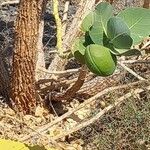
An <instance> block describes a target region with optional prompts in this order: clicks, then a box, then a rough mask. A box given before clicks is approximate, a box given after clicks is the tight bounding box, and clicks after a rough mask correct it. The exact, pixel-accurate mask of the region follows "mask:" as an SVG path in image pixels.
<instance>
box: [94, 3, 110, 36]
mask: <svg viewBox="0 0 150 150" xmlns="http://www.w3.org/2000/svg"><path fill="white" fill-rule="evenodd" d="M95 13H96V16H95V19H96V20H95V21H94V22H95V23H99V25H100V26H101V27H102V28H103V30H104V33H105V34H106V35H107V22H108V20H109V19H110V18H111V17H112V16H113V7H112V6H111V5H110V4H109V3H107V2H102V3H100V4H99V5H97V6H96V8H95Z"/></svg>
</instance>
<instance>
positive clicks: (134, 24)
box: [118, 8, 150, 44]
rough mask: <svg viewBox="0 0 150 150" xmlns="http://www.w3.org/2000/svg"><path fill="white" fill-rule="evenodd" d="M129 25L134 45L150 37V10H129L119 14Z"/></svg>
mask: <svg viewBox="0 0 150 150" xmlns="http://www.w3.org/2000/svg"><path fill="white" fill-rule="evenodd" d="M118 17H121V18H122V19H123V20H124V21H125V22H126V23H127V25H128V27H129V29H130V31H131V37H132V39H133V43H134V44H138V43H139V42H141V41H142V40H143V39H144V38H145V37H146V36H149V35H150V9H145V8H127V9H125V10H124V11H121V12H120V13H119V14H118Z"/></svg>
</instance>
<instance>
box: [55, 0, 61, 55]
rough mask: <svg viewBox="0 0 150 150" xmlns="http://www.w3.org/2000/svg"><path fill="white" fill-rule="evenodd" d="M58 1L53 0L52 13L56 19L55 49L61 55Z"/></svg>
mask: <svg viewBox="0 0 150 150" xmlns="http://www.w3.org/2000/svg"><path fill="white" fill-rule="evenodd" d="M58 5H59V2H58V0H53V14H54V17H55V21H56V28H57V35H56V36H57V49H58V52H59V55H60V56H63V49H62V48H63V47H62V23H61V19H60V17H59V9H58Z"/></svg>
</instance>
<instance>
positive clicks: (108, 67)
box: [85, 44, 117, 76]
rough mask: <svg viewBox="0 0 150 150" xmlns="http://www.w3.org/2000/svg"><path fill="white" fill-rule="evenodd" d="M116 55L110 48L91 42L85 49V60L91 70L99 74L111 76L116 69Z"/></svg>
mask: <svg viewBox="0 0 150 150" xmlns="http://www.w3.org/2000/svg"><path fill="white" fill-rule="evenodd" d="M116 61H117V60H116V56H115V55H113V54H111V53H110V51H109V49H108V48H106V47H104V46H101V45H97V44H91V45H89V46H88V47H87V49H86V51H85V62H86V65H87V67H88V68H89V69H90V71H91V72H93V73H95V74H97V75H99V76H109V75H111V74H112V73H113V72H114V71H115V69H116Z"/></svg>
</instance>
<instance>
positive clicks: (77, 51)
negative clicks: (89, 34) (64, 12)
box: [72, 37, 86, 64]
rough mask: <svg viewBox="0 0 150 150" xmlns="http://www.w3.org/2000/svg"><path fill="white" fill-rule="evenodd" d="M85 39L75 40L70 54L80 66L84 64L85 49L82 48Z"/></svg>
mask: <svg viewBox="0 0 150 150" xmlns="http://www.w3.org/2000/svg"><path fill="white" fill-rule="evenodd" d="M84 43H85V38H84V37H81V38H77V39H76V40H75V42H74V44H73V48H72V54H73V56H74V57H75V58H76V59H77V60H78V61H79V62H80V63H82V64H84V63H85V60H84V54H85V49H86V47H85V46H84Z"/></svg>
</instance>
